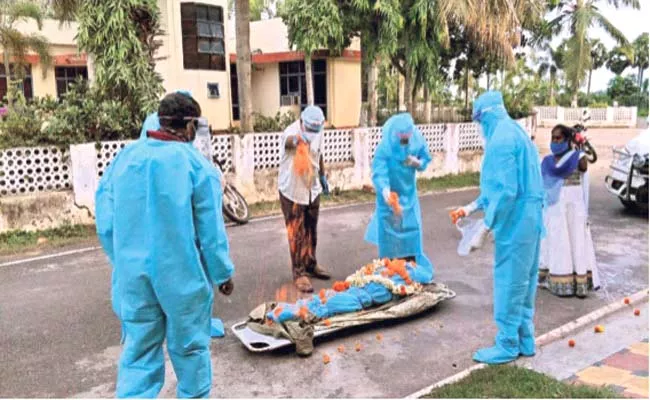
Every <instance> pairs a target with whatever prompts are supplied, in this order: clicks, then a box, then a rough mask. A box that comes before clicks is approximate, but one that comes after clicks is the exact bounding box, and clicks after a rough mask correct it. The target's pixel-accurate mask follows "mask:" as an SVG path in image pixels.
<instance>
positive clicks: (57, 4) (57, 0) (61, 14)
mask: <svg viewBox="0 0 650 400" xmlns="http://www.w3.org/2000/svg"><path fill="white" fill-rule="evenodd" d="M81 1H82V0H51V5H52V9H53V10H54V16H55V17H56V19H58V20H59V21H61V22H69V21H74V20H75V14H76V12H77V10H78V9H79V7H80V6H81Z"/></svg>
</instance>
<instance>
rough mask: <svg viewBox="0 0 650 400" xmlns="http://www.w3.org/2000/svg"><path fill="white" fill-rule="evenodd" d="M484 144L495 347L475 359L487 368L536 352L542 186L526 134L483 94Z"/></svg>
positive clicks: (478, 108)
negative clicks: (492, 247)
mask: <svg viewBox="0 0 650 400" xmlns="http://www.w3.org/2000/svg"><path fill="white" fill-rule="evenodd" d="M474 116H475V118H476V119H478V121H479V122H480V124H481V127H482V130H483V134H484V136H485V139H486V144H485V154H484V158H483V164H482V167H481V182H480V189H481V194H480V196H479V199H478V201H477V203H478V205H479V207H480V208H482V209H483V210H484V212H485V221H484V222H485V225H486V226H487V227H488V228H489V229H490V230H491V231H492V232H493V233H494V239H495V244H496V247H495V257H494V318H495V320H496V324H497V327H498V334H497V337H496V345H495V346H494V347H492V348H488V349H482V350H479V351H478V352H477V353H476V354H475V355H474V359H475V360H476V361H479V362H485V363H490V364H497V363H504V362H509V361H512V360H514V359H516V358H517V357H518V356H519V355H520V354H523V355H528V356H530V355H533V354H534V353H535V336H534V327H533V315H534V310H535V293H536V288H537V272H538V262H539V245H540V240H541V236H542V233H543V220H542V208H543V201H544V186H543V182H542V175H541V170H540V165H539V155H538V151H537V148H536V147H535V145H534V143H533V142H532V141H531V140H530V138H529V137H528V135H527V134H526V132H525V131H524V130H523V128H521V126H520V125H519V124H518V123H517V122H516V121H514V120H512V119H511V118H510V117H509V116H508V114H507V112H506V110H505V108H504V106H503V99H502V97H501V93H499V92H487V93H485V94H483V95H481V96H480V97H479V98H478V99H477V100H476V101H475V103H474Z"/></svg>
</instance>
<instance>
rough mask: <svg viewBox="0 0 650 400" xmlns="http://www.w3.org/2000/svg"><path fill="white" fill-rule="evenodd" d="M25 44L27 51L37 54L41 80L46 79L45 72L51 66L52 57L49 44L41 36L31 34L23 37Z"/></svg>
mask: <svg viewBox="0 0 650 400" xmlns="http://www.w3.org/2000/svg"><path fill="white" fill-rule="evenodd" d="M25 44H26V46H27V48H28V50H31V51H33V52H34V53H36V54H38V57H39V59H40V63H41V66H42V68H41V69H42V70H43V78H45V77H47V71H48V70H49V69H50V66H51V65H52V55H51V54H50V51H49V50H50V42H49V41H48V40H47V38H45V36H43V35H39V34H32V35H29V36H26V37H25Z"/></svg>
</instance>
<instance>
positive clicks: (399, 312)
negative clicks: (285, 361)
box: [231, 283, 456, 353]
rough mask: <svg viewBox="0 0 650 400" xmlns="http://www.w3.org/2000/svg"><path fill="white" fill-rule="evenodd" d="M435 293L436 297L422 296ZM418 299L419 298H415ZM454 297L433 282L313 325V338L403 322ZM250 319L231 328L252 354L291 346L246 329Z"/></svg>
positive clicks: (453, 293)
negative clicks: (411, 292) (395, 298)
mask: <svg viewBox="0 0 650 400" xmlns="http://www.w3.org/2000/svg"><path fill="white" fill-rule="evenodd" d="M431 293H435V296H436V297H435V298H434V297H432V296H428V297H427V296H425V297H427V298H426V299H423V298H422V295H424V294H431ZM418 296H420V297H419V298H418ZM454 297H456V293H455V292H454V291H452V290H451V289H449V288H448V287H447V286H445V285H443V284H440V283H432V284H430V285H426V286H425V287H424V290H423V293H420V294H416V295H413V296H409V297H407V298H404V299H402V300H401V301H398V302H392V303H393V304H388V305H383V306H378V307H373V308H369V309H366V310H363V311H359V312H355V313H350V314H341V315H337V316H335V317H332V318H330V320H331V321H332V322H333V323H332V326H329V327H328V326H325V325H323V324H315V325H314V334H313V338H314V339H316V338H320V337H323V336H327V335H331V334H334V333H337V332H341V331H344V330H347V329H349V328H352V327H360V326H371V325H374V324H378V323H380V322H383V321H388V320H403V319H405V318H408V317H411V316H415V315H418V314H421V313H423V312H426V311H428V310H430V309H432V308H434V307H435V306H436V305H437V304H438V303H440V302H442V301H445V300H450V299H453V298H454ZM250 323H254V322H251V321H250V319H249V320H246V321H242V322H239V323H236V324H234V325H233V326H232V327H231V331H232V333H233V334H234V335H235V337H236V338H237V339H238V340H239V341H240V342H241V343H242V344H243V345H244V347H246V349H248V350H249V351H251V352H253V353H261V352H268V351H274V350H277V349H281V348H284V347H287V346H292V345H294V342H292V341H291V340H289V339H287V338H284V337H274V336H272V335H265V334H262V333H259V332H257V331H255V330H253V329H251V327H250V326H249V324H250Z"/></svg>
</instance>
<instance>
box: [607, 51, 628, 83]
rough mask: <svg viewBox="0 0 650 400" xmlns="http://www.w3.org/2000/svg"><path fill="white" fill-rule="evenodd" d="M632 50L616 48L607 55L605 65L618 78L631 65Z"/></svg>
mask: <svg viewBox="0 0 650 400" xmlns="http://www.w3.org/2000/svg"><path fill="white" fill-rule="evenodd" d="M630 53H631V49H630V47H629V46H616V47H614V48H613V49H612V51H610V52H609V54H608V55H607V62H605V65H606V66H607V69H609V70H610V71H612V72H613V73H614V74H616V76H620V75H621V74H622V73H623V72H624V71H625V70H626V69H627V67H629V66H630V65H631V62H630V59H631V57H632V56H631V54H630Z"/></svg>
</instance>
